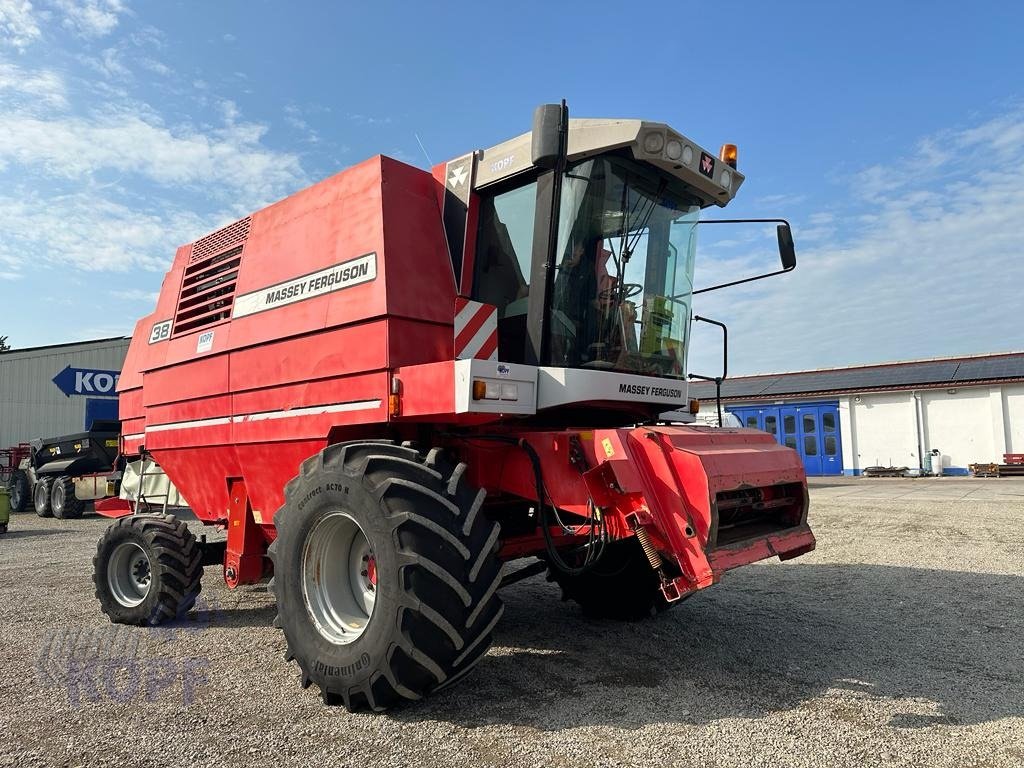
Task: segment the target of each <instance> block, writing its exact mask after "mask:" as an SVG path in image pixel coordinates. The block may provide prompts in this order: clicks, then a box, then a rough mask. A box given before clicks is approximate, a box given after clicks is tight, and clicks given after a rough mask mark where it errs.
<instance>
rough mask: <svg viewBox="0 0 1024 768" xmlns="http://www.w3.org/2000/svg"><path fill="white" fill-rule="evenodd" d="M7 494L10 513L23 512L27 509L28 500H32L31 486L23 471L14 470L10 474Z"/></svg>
mask: <svg viewBox="0 0 1024 768" xmlns="http://www.w3.org/2000/svg"><path fill="white" fill-rule="evenodd" d="M7 493H8V495H9V497H10V499H11V512H24V511H25V510H26V509H28V504H29V500H30V499H31V498H32V486H31V484H30V483H29V481H28V475H27V474H25V471H24V470H22V469H16V470H14V471H13V472H11V479H10V480H8V481H7Z"/></svg>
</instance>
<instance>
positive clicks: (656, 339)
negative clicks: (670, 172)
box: [471, 154, 700, 378]
mask: <svg viewBox="0 0 1024 768" xmlns="http://www.w3.org/2000/svg"><path fill="white" fill-rule="evenodd" d="M536 199H537V181H536V180H531V181H526V182H524V183H522V184H520V185H517V186H512V187H511V188H508V189H505V190H498V191H496V192H495V193H493V194H483V195H481V200H480V214H479V226H478V230H477V241H476V258H475V266H474V275H473V288H472V294H471V295H472V298H474V299H475V300H477V301H481V302H485V303H488V304H493V305H495V306H496V307H497V308H498V358H499V359H500V360H503V361H508V362H527V359H528V356H529V351H530V350H529V334H528V324H529V302H530V297H531V293H532V292H533V293H535V292H536V286H537V283H538V281H537V280H536V279H535V277H534V272H533V267H534V263H533V253H534V251H533V235H534V229H535V225H536V221H537V212H536ZM559 208H560V218H559V225H558V234H557V244H556V251H555V253H556V257H555V263H554V278H553V280H552V281H551V285H550V296H549V297H548V299H549V300H548V301H547V302H546V304H547V307H546V310H545V311H546V313H547V318H546V321H547V322H546V327H547V333H548V337H549V344H548V345H547V350H546V351H547V354H546V355H545V356H543V360H542V364H544V365H551V366H558V367H566V368H585V369H592V370H607V371H617V372H620V373H633V374H647V375H652V376H669V377H677V378H678V377H682V376H683V375H684V371H685V354H686V343H687V337H688V328H689V316H690V293H691V291H692V289H693V285H692V281H693V264H694V246H695V234H696V229H695V223H696V221H697V217H698V215H699V212H700V199H699V198H698V197H697V196H696V195H694V194H693V192H692V191H691V190H690V189H688V188H687V186H686V185H685V184H684V183H683V182H681V181H679V180H677V179H674V178H672V177H670V176H667V175H665V174H663V173H661V172H659V171H657V170H656V169H653V168H650V167H648V166H644V165H643V164H641V163H638V162H637V161H635V160H632V159H630V158H628V157H623V156H621V155H619V154H607V155H601V156H597V157H593V158H587V159H584V160H580V161H578V162H576V163H573V164H572V165H571V166H570V167H569V168H568V169H567V170H566V173H565V176H564V179H563V181H562V189H561V204H560V206H559ZM544 271H546V270H544ZM541 282H543V280H542V281H541ZM531 288H532V289H533V290H532V291H531Z"/></svg>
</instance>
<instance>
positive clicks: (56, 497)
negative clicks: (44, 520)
mask: <svg viewBox="0 0 1024 768" xmlns="http://www.w3.org/2000/svg"><path fill="white" fill-rule="evenodd" d="M50 506H51V507H53V511H54V512H55V513H60V512H63V511H64V486H63V485H61V484H60V483H58V484H56V485H55V486H53V495H52V496H51V497H50Z"/></svg>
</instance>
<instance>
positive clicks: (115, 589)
mask: <svg viewBox="0 0 1024 768" xmlns="http://www.w3.org/2000/svg"><path fill="white" fill-rule="evenodd" d="M92 563H93V577H92V580H93V584H94V585H95V586H96V598H97V599H98V600H99V601H100V609H101V610H102V611H103V612H104V613H105V614H106V615H107V616H108V617H109V618H110V620H111V621H112V622H113V623H115V624H135V625H140V626H147V625H148V626H156V625H157V624H160V623H162V622H164V621H167V620H168V619H171V620H173V619H178V618H182V617H183V616H184V615H185V614H186V613H188V611H189V610H190V609H191V608H192V606H193V605H195V602H196V597H198V596H199V590H200V588H201V586H202V585H201V583H200V579H201V578H202V576H203V550H202V546H201V545H200V544H199V542H198V541H196V537H195V536H194V535H192V532H191V531H190V530H189V529H188V526H187V525H185V523H183V522H181V521H180V520H178V519H177V518H176V517H174V515H132V516H131V517H122V518H121V519H120V520H118V521H117V522H116V523H114V524H113V525H111V526H110V527H109V528H107V530H106V532H105V533H104V534H103V536H102V537H101V538H100V540H99V543H98V544H97V546H96V556H95V557H94V558H93V561H92Z"/></svg>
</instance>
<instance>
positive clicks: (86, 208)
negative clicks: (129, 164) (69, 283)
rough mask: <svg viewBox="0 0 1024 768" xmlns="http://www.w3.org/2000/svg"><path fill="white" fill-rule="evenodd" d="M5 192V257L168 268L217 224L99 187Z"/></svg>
mask: <svg viewBox="0 0 1024 768" xmlns="http://www.w3.org/2000/svg"><path fill="white" fill-rule="evenodd" d="M16 192H17V194H13V195H2V196H0V231H2V232H3V233H4V237H3V239H2V241H0V259H3V260H4V261H6V262H18V261H21V262H22V263H24V264H26V266H28V265H31V266H36V265H38V263H40V262H46V263H49V264H52V265H55V266H58V267H60V268H62V269H78V270H84V271H89V272H93V271H103V270H107V271H114V272H125V271H129V270H133V269H138V268H141V269H144V270H156V271H159V270H164V269H166V268H167V266H168V265H169V264H170V261H171V258H172V257H173V256H174V249H175V248H176V247H177V246H178V245H179V244H180V243H183V242H188V241H190V240H192V239H194V238H195V236H196V233H199V232H205V231H207V230H209V229H211V228H213V226H214V221H213V219H212V217H203V216H199V215H197V214H194V213H191V212H189V211H183V210H180V209H178V210H171V211H166V210H165V209H162V210H160V211H158V212H157V211H151V210H143V209H141V208H139V207H129V206H126V205H124V204H121V203H117V202H114V201H111V200H109V199H106V198H104V197H103V196H102V195H101V194H99V193H98V192H77V193H72V194H68V195H49V196H48V195H43V194H40V193H35V192H32V191H30V190H26V189H20V190H16Z"/></svg>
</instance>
